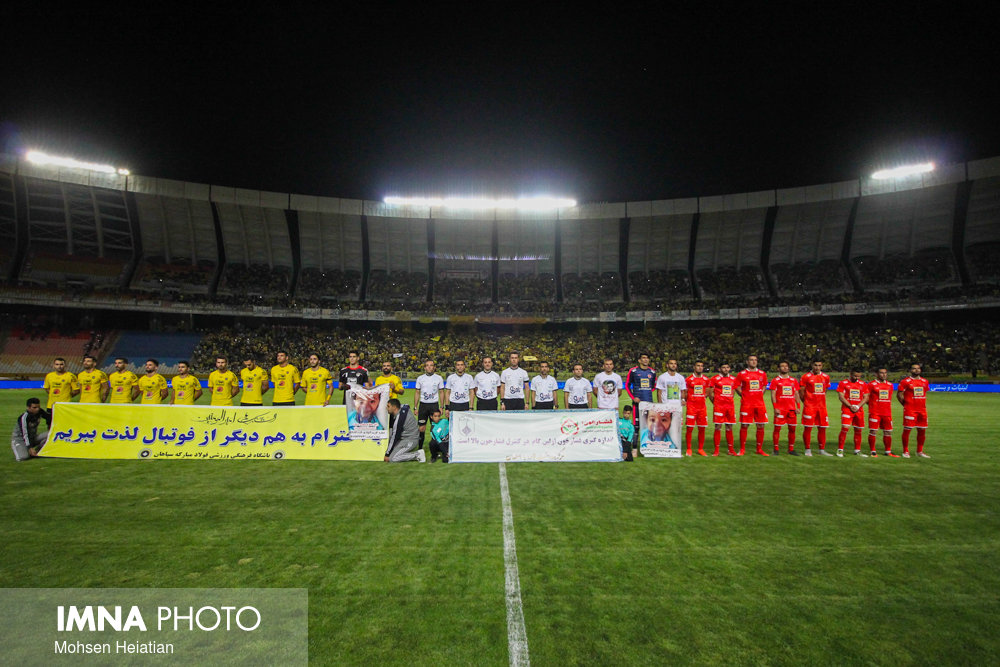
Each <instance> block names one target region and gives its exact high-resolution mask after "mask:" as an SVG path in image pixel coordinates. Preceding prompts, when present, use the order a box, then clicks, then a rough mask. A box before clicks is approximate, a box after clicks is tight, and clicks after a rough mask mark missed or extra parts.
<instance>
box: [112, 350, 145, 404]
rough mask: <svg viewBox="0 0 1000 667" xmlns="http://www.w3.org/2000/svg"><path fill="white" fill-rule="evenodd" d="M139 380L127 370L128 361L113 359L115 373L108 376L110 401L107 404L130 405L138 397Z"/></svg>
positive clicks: (120, 358) (122, 358) (119, 358)
mask: <svg viewBox="0 0 1000 667" xmlns="http://www.w3.org/2000/svg"><path fill="white" fill-rule="evenodd" d="M138 384H139V378H137V377H136V376H135V373H133V372H132V371H130V370H129V369H128V359H126V358H125V357H118V358H117V359H115V371H114V372H113V373H112V374H111V375H109V376H108V385H109V386H110V387H111V399H110V400H109V401H108V403H131V402H132V401H134V400H135V397H136V396H138V395H139V387H138Z"/></svg>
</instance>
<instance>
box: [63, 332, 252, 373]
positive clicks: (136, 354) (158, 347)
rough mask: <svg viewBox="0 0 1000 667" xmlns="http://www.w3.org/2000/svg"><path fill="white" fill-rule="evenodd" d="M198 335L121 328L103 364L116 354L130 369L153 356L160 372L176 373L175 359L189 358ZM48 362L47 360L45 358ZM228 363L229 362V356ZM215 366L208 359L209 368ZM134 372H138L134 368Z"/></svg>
mask: <svg viewBox="0 0 1000 667" xmlns="http://www.w3.org/2000/svg"><path fill="white" fill-rule="evenodd" d="M201 339H202V336H201V335H200V334H197V333H169V332H154V331H122V332H121V333H120V335H119V337H118V342H117V343H116V344H115V345H114V347H113V348H112V349H111V351H110V353H109V354H108V356H107V357H106V358H105V360H104V361H105V364H104V365H105V366H111V365H112V364H113V363H114V360H115V358H116V357H125V358H126V359H128V360H129V362H130V366H131V367H132V368H133V370H136V369H141V368H142V367H143V364H144V363H145V362H146V359H149V358H151V357H152V358H154V359H156V360H158V361H159V362H160V372H161V373H166V374H170V373H176V372H177V362H178V361H181V360H184V359H188V360H190V358H191V356H192V354H193V353H194V350H195V348H196V347H197V346H198V343H199V342H200V341H201ZM49 363H50V364H51V360H50V362H49ZM230 363H233V361H232V360H230ZM214 368H215V359H214V358H213V359H212V363H211V364H210V369H209V370H212V369H214ZM136 372H141V371H139V370H136Z"/></svg>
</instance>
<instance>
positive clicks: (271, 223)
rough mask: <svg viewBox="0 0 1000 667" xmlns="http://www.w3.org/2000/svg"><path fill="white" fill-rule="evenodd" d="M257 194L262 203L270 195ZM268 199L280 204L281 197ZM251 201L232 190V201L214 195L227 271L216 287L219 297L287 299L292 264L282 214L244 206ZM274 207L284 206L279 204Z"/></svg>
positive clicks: (272, 210) (237, 191)
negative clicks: (271, 297)
mask: <svg viewBox="0 0 1000 667" xmlns="http://www.w3.org/2000/svg"><path fill="white" fill-rule="evenodd" d="M258 194H259V195H260V196H261V199H262V200H263V199H265V198H266V195H269V194H272V193H258ZM271 198H275V199H278V200H280V199H281V196H276V197H275V196H274V195H273V194H272V197H271ZM254 199H255V197H254V196H252V195H247V194H246V191H243V190H233V192H232V196H231V197H230V196H228V195H226V194H220V195H216V194H215V193H214V192H213V201H214V203H215V208H216V211H217V212H218V215H219V224H220V227H221V229H222V240H223V245H224V247H225V252H226V268H225V272H224V274H223V280H222V281H221V282H220V283H219V288H218V289H219V293H221V294H224V295H228V296H230V297H251V298H252V297H255V296H256V297H260V296H278V297H280V296H287V295H289V292H290V290H291V279H292V269H293V263H292V245H291V241H290V239H289V234H288V221H287V219H286V218H285V210H284V208H283V207H282V208H277V207H271V206H264V205H255V204H253V203H244V202H252V201H253V200H254ZM227 200H228V201H227ZM263 203H268V202H266V201H265V202H263ZM273 203H274V204H275V206H278V205H281V206H284V204H282V203H281V202H280V201H276V202H273ZM285 204H287V202H285Z"/></svg>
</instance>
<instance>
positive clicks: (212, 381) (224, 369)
mask: <svg viewBox="0 0 1000 667" xmlns="http://www.w3.org/2000/svg"><path fill="white" fill-rule="evenodd" d="M208 390H209V391H210V392H212V405H232V404H233V396H235V395H236V394H238V393H239V392H240V382H239V380H237V379H236V373H234V372H232V371H231V370H229V359H227V358H226V357H221V356H220V357H216V358H215V370H214V371H212V372H211V373H209V375H208Z"/></svg>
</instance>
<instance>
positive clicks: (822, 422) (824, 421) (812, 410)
mask: <svg viewBox="0 0 1000 667" xmlns="http://www.w3.org/2000/svg"><path fill="white" fill-rule="evenodd" d="M802 425H803V426H819V427H820V428H826V427H827V426H829V425H830V417H829V416H828V415H827V414H826V406H825V405H807V406H806V408H805V410H803V411H802Z"/></svg>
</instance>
